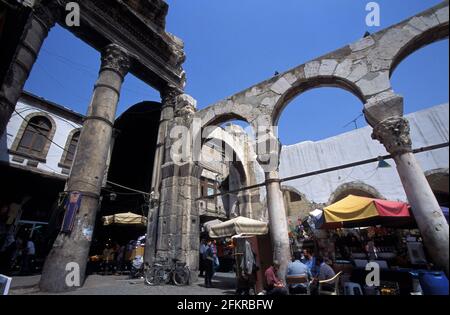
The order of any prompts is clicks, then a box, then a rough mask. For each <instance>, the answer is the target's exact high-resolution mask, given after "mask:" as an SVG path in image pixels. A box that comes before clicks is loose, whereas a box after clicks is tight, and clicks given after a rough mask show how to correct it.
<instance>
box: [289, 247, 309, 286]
mask: <svg viewBox="0 0 450 315" xmlns="http://www.w3.org/2000/svg"><path fill="white" fill-rule="evenodd" d="M301 258H302V256H301V254H300V253H299V252H295V253H294V261H293V262H291V263H289V265H288V270H287V275H288V276H306V278H307V282H305V283H297V284H292V285H290V286H289V293H290V294H303V293H306V292H307V286H308V285H309V282H310V281H311V278H312V275H311V272H310V270H309V269H308V267H307V266H306V265H305V264H304V263H302V262H301V261H300V260H301Z"/></svg>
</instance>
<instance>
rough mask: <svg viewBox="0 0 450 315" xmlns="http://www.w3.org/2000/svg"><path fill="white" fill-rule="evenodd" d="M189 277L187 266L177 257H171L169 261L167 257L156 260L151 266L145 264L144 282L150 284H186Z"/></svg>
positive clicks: (189, 272)
mask: <svg viewBox="0 0 450 315" xmlns="http://www.w3.org/2000/svg"><path fill="white" fill-rule="evenodd" d="M190 277H191V271H190V270H189V267H188V266H186V263H183V262H180V261H179V260H178V259H172V262H171V263H169V262H168V259H166V260H162V261H161V262H156V263H154V264H153V266H152V267H148V266H147V268H146V271H145V282H146V284H148V285H151V286H156V285H161V284H169V283H173V284H174V285H176V286H183V285H188V284H189V280H190Z"/></svg>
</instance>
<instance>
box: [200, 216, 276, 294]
mask: <svg viewBox="0 0 450 315" xmlns="http://www.w3.org/2000/svg"><path fill="white" fill-rule="evenodd" d="M268 232H269V226H268V224H267V223H265V222H261V221H257V220H253V219H249V218H245V217H237V218H234V219H232V220H229V221H226V222H223V223H219V224H217V225H213V226H211V227H210V231H209V236H210V237H211V238H218V239H219V238H229V237H231V238H232V240H233V248H234V253H233V256H234V258H235V264H236V267H235V268H236V282H237V284H236V286H237V293H238V294H248V293H250V291H251V289H253V290H254V291H255V293H256V294H257V293H259V292H261V291H262V290H263V289H264V276H263V270H265V269H266V268H268V267H269V266H270V264H271V262H272V247H271V242H270V239H269V237H268Z"/></svg>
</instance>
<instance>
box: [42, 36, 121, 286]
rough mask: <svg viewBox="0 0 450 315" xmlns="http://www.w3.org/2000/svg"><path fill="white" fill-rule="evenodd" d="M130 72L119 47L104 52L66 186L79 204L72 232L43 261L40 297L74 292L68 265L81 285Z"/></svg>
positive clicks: (115, 46) (56, 244) (57, 242)
mask: <svg viewBox="0 0 450 315" xmlns="http://www.w3.org/2000/svg"><path fill="white" fill-rule="evenodd" d="M129 67H130V59H129V56H128V54H127V52H126V51H125V50H123V49H122V48H121V47H119V46H117V45H115V44H111V45H108V46H107V47H106V48H105V49H104V51H103V52H102V65H101V69H100V73H99V78H98V81H97V83H96V85H95V89H94V93H93V97H92V101H91V104H90V106H89V110H88V113H87V115H86V120H85V122H84V126H83V129H82V131H81V135H80V140H79V144H78V149H77V152H76V155H75V159H74V162H73V167H72V170H71V173H70V176H69V179H68V181H67V185H66V189H67V192H68V193H70V192H80V193H81V195H82V201H81V205H80V209H79V211H78V213H77V215H76V219H75V225H74V227H73V230H72V232H71V233H70V234H64V233H60V234H59V236H58V238H57V239H56V241H55V244H54V245H53V249H52V250H51V252H50V254H49V255H48V257H47V260H46V262H45V265H44V269H43V272H42V277H41V282H40V288H41V289H42V290H44V291H49V292H63V291H68V290H71V289H76V288H73V287H68V286H67V285H66V276H67V274H68V273H69V271H66V266H67V264H68V263H76V264H78V266H79V271H80V278H81V284H82V283H83V281H84V277H85V272H86V265H87V261H88V254H89V249H90V245H91V241H92V233H93V229H94V226H95V219H96V214H97V209H98V208H99V205H100V193H101V188H102V183H103V178H104V176H105V169H106V163H107V160H108V152H109V149H110V146H111V139H112V133H113V125H114V119H115V115H116V109H117V103H118V101H119V97H120V89H121V86H122V83H123V79H124V77H125V75H126V74H127V73H128V69H129Z"/></svg>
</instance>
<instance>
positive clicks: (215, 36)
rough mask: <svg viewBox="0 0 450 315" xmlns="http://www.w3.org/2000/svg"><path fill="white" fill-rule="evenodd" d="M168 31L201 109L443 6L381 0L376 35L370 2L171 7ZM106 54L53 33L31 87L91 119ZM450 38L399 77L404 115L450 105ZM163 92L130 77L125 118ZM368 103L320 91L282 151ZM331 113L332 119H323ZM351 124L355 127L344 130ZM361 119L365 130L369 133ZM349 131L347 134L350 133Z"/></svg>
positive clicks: (185, 2) (288, 118) (291, 118)
mask: <svg viewBox="0 0 450 315" xmlns="http://www.w3.org/2000/svg"><path fill="white" fill-rule="evenodd" d="M167 2H168V3H169V5H170V10H169V15H168V17H167V30H168V31H170V32H171V33H173V34H175V35H176V36H178V37H180V38H182V39H183V40H184V42H185V51H186V54H187V61H186V63H185V64H184V68H185V70H186V72H187V79H188V83H187V87H186V92H187V93H189V94H191V95H192V96H193V97H194V98H196V99H197V100H198V104H199V108H204V107H206V106H208V105H211V104H213V103H215V102H217V101H219V100H221V99H223V98H225V97H227V96H230V95H232V94H235V93H237V92H239V91H241V90H243V89H245V88H247V87H249V86H251V85H253V84H255V83H258V82H260V81H263V80H265V79H267V78H269V77H271V76H272V75H273V73H274V72H275V71H279V72H283V71H285V70H288V69H290V68H292V67H295V66H297V65H299V64H302V63H304V62H307V61H308V60H311V59H313V58H315V57H318V56H320V55H323V54H325V53H327V52H330V51H333V50H336V49H338V48H340V47H342V46H344V45H347V44H349V43H351V42H354V41H356V40H358V39H359V38H361V37H362V35H363V34H364V33H365V32H366V31H370V32H372V33H373V32H376V31H377V30H379V29H380V28H385V27H388V26H390V25H392V24H395V23H397V22H400V21H401V20H403V19H405V18H408V17H409V16H412V15H414V14H416V13H418V12H420V11H422V10H425V9H427V8H428V7H431V6H433V5H435V4H437V3H439V2H440V1H438V0H434V1H431V0H429V1H424V0H408V1H404V0H381V1H378V3H379V4H380V6H381V24H382V25H381V27H380V28H368V27H367V26H366V24H365V17H366V14H367V12H366V11H365V6H366V4H367V3H368V2H369V1H365V0H314V1H312V0H311V1H302V0H222V1H219V0H169V1H167ZM99 58H100V56H99V53H98V52H96V51H95V50H93V49H92V48H90V47H89V46H87V45H86V44H84V43H82V42H81V41H79V40H78V39H77V38H76V37H74V36H73V35H71V34H70V33H69V32H67V31H65V30H63V29H62V28H60V27H55V28H54V29H53V30H52V31H51V33H50V35H49V38H48V39H47V41H46V42H45V44H44V47H43V50H42V52H41V54H40V56H39V59H38V62H37V64H36V65H35V67H34V69H33V72H32V74H31V76H30V79H29V80H28V82H27V84H26V89H27V90H29V91H31V92H33V93H35V94H38V95H41V96H43V97H45V98H47V99H49V100H52V101H55V102H57V103H60V104H62V105H65V106H67V107H70V108H72V109H74V110H76V111H78V112H81V113H85V112H86V110H87V106H88V103H89V100H90V97H91V94H92V88H93V85H94V82H95V80H96V76H97V71H98V68H99V65H100V60H99ZM448 68H449V65H448V40H447V41H443V42H439V43H436V44H433V45H430V46H428V47H426V48H424V49H422V50H420V51H418V52H416V53H415V54H413V55H411V56H410V57H409V58H408V59H406V60H405V61H404V62H403V63H402V64H400V66H399V67H398V69H397V70H396V72H395V73H394V76H393V87H394V89H395V91H396V92H398V93H400V94H402V95H403V96H405V111H406V112H407V113H409V112H413V111H417V110H420V109H423V108H426V107H429V106H432V105H437V104H440V103H444V102H448ZM142 100H156V101H158V100H159V93H157V92H156V91H154V90H153V89H152V88H150V87H148V86H147V85H145V84H144V83H142V82H140V81H139V80H137V79H136V78H134V77H133V76H131V75H128V76H127V78H126V81H125V84H124V89H123V93H122V97H121V100H120V104H119V110H118V114H120V113H122V112H123V111H124V110H126V109H127V108H128V107H130V106H131V105H133V104H135V103H137V102H140V101H142ZM361 110H362V104H361V102H360V101H359V100H358V99H356V97H354V96H353V95H351V94H349V93H348V92H346V91H343V90H340V89H333V88H321V89H315V90H312V91H309V92H307V93H305V94H303V95H301V96H299V97H297V98H296V99H294V101H293V102H292V103H291V104H289V106H288V107H287V108H286V109H285V111H284V112H283V115H282V117H281V119H280V128H279V135H280V138H281V141H282V143H283V144H293V143H296V142H298V141H303V140H319V139H323V138H326V137H329V136H333V135H337V134H339V133H342V132H345V131H349V130H351V129H353V128H355V127H354V124H349V125H347V124H348V123H349V122H350V121H352V120H353V119H355V118H356V117H358V116H359V115H360V113H361ZM324 113H326V115H324ZM346 125H347V126H346ZM364 125H365V121H364V119H363V118H360V119H359V120H358V126H359V127H361V126H364ZM344 126H346V127H344Z"/></svg>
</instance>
